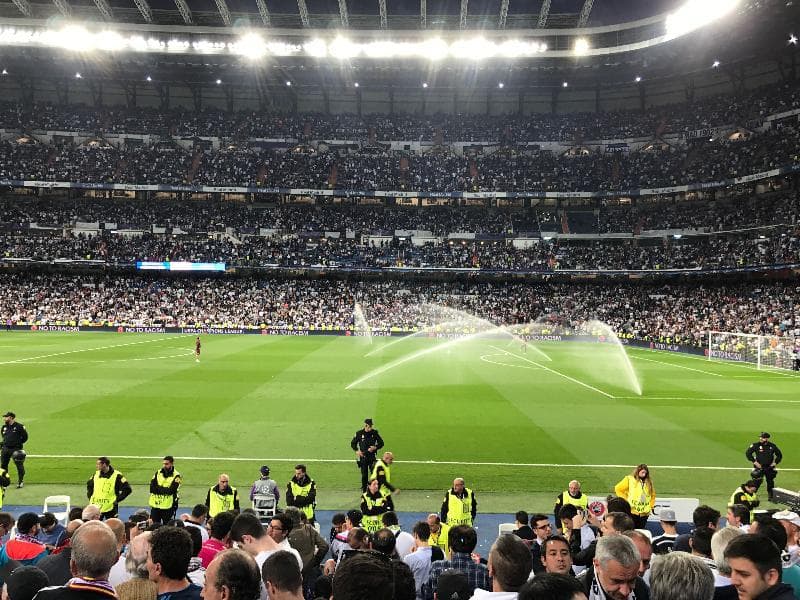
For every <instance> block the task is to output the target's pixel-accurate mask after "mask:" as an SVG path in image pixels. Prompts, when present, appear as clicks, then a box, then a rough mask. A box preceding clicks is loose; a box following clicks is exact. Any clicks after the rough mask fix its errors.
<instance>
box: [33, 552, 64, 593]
mask: <svg viewBox="0 0 800 600" xmlns="http://www.w3.org/2000/svg"><path fill="white" fill-rule="evenodd" d="M71 558H72V548H65V549H64V551H63V552H59V553H58V554H50V555H49V556H45V557H44V558H43V559H42V560H40V561H39V562H38V563H36V566H37V567H39V568H40V569H41V570H42V571H44V572H45V573H47V578H48V579H49V580H50V585H64V584H65V583H67V582H68V581H69V580H70V579H72V571H70V569H69V561H70V559H71Z"/></svg>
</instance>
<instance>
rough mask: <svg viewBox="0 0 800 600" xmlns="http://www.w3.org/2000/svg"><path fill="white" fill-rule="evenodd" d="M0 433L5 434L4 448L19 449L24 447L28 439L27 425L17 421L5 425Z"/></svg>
mask: <svg viewBox="0 0 800 600" xmlns="http://www.w3.org/2000/svg"><path fill="white" fill-rule="evenodd" d="M0 434H2V436H3V448H10V449H11V450H19V449H20V448H22V444H24V443H25V442H27V441H28V431H27V430H26V429H25V425H23V424H22V423H19V422H17V421H14V422H13V423H11V425H3V428H2V429H0Z"/></svg>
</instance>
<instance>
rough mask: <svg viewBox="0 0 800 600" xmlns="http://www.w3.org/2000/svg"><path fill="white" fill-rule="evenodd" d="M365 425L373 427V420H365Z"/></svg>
mask: <svg viewBox="0 0 800 600" xmlns="http://www.w3.org/2000/svg"><path fill="white" fill-rule="evenodd" d="M364 425H370V426H371V425H372V419H364Z"/></svg>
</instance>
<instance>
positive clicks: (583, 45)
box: [572, 38, 589, 56]
mask: <svg viewBox="0 0 800 600" xmlns="http://www.w3.org/2000/svg"><path fill="white" fill-rule="evenodd" d="M572 51H573V52H574V53H575V55H576V56H583V55H585V54H586V53H587V52H589V40H587V39H586V38H578V39H577V40H575V47H574V48H573V49H572Z"/></svg>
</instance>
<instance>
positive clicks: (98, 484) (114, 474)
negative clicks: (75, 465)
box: [86, 456, 133, 519]
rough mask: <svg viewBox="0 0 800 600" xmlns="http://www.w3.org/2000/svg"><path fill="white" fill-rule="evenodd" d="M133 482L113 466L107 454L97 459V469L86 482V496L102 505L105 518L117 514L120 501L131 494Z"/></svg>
mask: <svg viewBox="0 0 800 600" xmlns="http://www.w3.org/2000/svg"><path fill="white" fill-rule="evenodd" d="M132 491H133V490H132V489H131V484H130V483H128V480H127V479H125V477H123V476H122V473H120V472H119V471H116V470H115V469H114V467H112V466H111V461H110V460H109V459H108V457H106V456H101V457H100V458H98V459H97V471H95V473H94V476H92V477H91V478H90V479H89V481H87V482H86V497H87V498H89V503H90V504H95V505H97V506H98V507H100V512H101V513H102V518H103V519H110V518H111V517H116V516H117V509H118V507H119V503H120V502H122V501H123V500H125V498H127V497H128V496H130V495H131V492H132Z"/></svg>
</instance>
